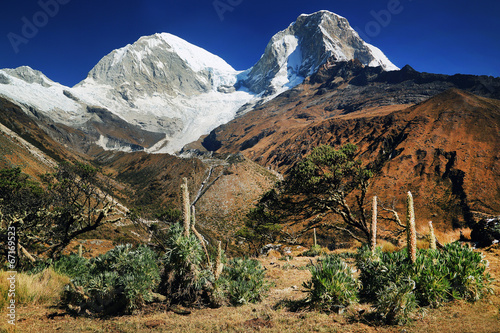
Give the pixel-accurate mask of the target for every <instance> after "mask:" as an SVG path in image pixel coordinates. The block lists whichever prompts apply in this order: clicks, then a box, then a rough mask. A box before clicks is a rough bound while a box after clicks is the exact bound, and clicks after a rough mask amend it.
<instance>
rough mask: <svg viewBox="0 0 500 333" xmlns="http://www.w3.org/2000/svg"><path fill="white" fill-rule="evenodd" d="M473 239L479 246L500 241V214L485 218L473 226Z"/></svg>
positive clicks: (471, 235)
mask: <svg viewBox="0 0 500 333" xmlns="http://www.w3.org/2000/svg"><path fill="white" fill-rule="evenodd" d="M470 237H471V241H472V242H475V243H476V246H477V247H486V246H490V245H492V244H495V243H498V242H499V241H500V216H497V217H492V218H484V219H482V220H480V221H479V222H477V223H476V224H475V225H474V226H473V227H472V232H471V234H470Z"/></svg>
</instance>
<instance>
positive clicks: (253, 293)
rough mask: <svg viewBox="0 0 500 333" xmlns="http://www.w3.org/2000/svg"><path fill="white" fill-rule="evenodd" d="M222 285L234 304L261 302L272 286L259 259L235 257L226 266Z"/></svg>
mask: <svg viewBox="0 0 500 333" xmlns="http://www.w3.org/2000/svg"><path fill="white" fill-rule="evenodd" d="M220 280H221V281H220V285H221V286H222V289H223V290H224V293H225V294H226V297H227V298H228V299H229V302H230V303H231V304H233V305H241V304H248V303H256V302H260V301H261V300H262V299H263V298H264V297H265V295H266V294H267V292H268V291H269V288H270V287H271V283H269V282H267V281H266V280H265V270H264V268H263V267H262V265H261V264H260V262H258V261H257V260H253V259H248V258H235V259H232V260H230V261H229V263H228V265H226V266H225V267H224V271H223V273H222V276H221V279H220Z"/></svg>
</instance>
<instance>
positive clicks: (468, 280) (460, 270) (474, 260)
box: [444, 243, 493, 301]
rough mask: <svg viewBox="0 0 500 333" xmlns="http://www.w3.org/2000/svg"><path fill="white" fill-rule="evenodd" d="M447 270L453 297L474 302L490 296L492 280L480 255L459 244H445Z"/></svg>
mask: <svg viewBox="0 0 500 333" xmlns="http://www.w3.org/2000/svg"><path fill="white" fill-rule="evenodd" d="M444 252H445V253H446V256H447V260H446V261H447V262H446V263H447V268H448V269H449V280H450V284H451V288H452V292H453V297H455V298H463V299H465V300H468V301H476V300H478V299H480V298H481V297H483V296H484V295H486V294H492V293H493V289H492V288H491V283H492V281H493V279H492V278H491V276H490V275H489V274H488V273H486V269H487V268H488V262H487V261H486V260H484V256H483V254H482V253H478V252H474V251H473V250H472V249H471V248H470V247H468V246H461V245H460V244H459V243H452V244H447V245H446V246H445V249H444Z"/></svg>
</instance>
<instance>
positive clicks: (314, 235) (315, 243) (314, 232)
mask: <svg viewBox="0 0 500 333" xmlns="http://www.w3.org/2000/svg"><path fill="white" fill-rule="evenodd" d="M313 240H314V247H315V248H316V247H317V246H318V239H317V238H316V228H314V229H313Z"/></svg>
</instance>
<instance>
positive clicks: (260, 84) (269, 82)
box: [242, 11, 398, 93]
mask: <svg viewBox="0 0 500 333" xmlns="http://www.w3.org/2000/svg"><path fill="white" fill-rule="evenodd" d="M329 58H330V59H333V60H334V61H335V62H337V61H348V60H353V59H357V60H359V61H360V62H361V63H362V64H364V65H368V66H373V67H377V66H380V67H382V68H383V69H384V70H397V69H398V68H397V67H396V66H395V65H394V64H392V63H391V62H390V61H389V60H388V59H387V57H386V56H385V55H384V54H383V53H382V52H381V51H380V50H379V49H377V48H376V47H374V46H372V45H370V44H367V43H365V42H364V41H363V40H362V39H361V38H360V37H359V36H358V34H357V33H356V31H354V29H352V28H351V26H350V25H349V22H348V21H347V20H346V19H345V18H343V17H341V16H339V15H336V14H334V13H331V12H328V11H320V12H317V13H314V14H311V15H301V16H299V17H298V18H297V21H295V22H294V23H292V24H291V25H290V26H289V27H288V28H287V29H285V30H283V31H280V32H279V33H277V34H276V35H274V36H273V37H272V39H271V41H270V42H269V43H268V45H267V47H266V49H265V51H264V55H263V56H262V58H261V59H260V60H259V62H257V64H256V65H255V66H254V67H253V68H251V69H250V70H249V71H248V73H247V75H248V78H246V79H244V80H243V81H242V83H243V85H245V86H247V87H248V88H249V89H250V90H252V91H254V92H257V93H258V92H261V91H265V90H271V91H280V90H281V91H282V90H283V88H291V87H293V86H295V85H297V84H298V83H300V82H302V80H303V79H304V78H305V77H307V76H309V75H311V74H313V73H314V72H316V71H317V70H318V68H319V66H321V65H322V64H324V63H325V62H326V60H327V59H329Z"/></svg>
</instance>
